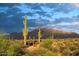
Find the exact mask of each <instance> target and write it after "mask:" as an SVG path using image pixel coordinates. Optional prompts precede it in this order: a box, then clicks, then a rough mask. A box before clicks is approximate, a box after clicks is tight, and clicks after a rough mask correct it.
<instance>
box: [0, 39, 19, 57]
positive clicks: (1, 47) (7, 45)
mask: <svg viewBox="0 0 79 59" xmlns="http://www.w3.org/2000/svg"><path fill="white" fill-rule="evenodd" d="M19 45H20V42H19V41H16V40H7V39H0V56H12V55H16V54H15V52H17V51H16V49H17V47H18V46H19Z"/></svg>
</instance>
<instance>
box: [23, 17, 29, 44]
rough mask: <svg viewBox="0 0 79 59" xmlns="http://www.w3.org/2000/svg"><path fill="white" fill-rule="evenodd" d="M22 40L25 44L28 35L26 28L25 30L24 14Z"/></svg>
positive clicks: (25, 20)
mask: <svg viewBox="0 0 79 59" xmlns="http://www.w3.org/2000/svg"><path fill="white" fill-rule="evenodd" d="M23 25H24V27H23V38H24V40H23V42H24V45H26V41H27V35H28V30H27V19H26V16H24V20H23Z"/></svg>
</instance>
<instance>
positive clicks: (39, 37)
mask: <svg viewBox="0 0 79 59" xmlns="http://www.w3.org/2000/svg"><path fill="white" fill-rule="evenodd" d="M41 37H42V35H41V31H40V29H39V31H38V42H39V43H40V40H41Z"/></svg>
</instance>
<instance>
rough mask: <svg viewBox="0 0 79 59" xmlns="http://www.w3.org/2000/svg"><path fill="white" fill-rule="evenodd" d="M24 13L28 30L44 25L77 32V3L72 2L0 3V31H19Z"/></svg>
mask: <svg viewBox="0 0 79 59" xmlns="http://www.w3.org/2000/svg"><path fill="white" fill-rule="evenodd" d="M25 15H26V16H27V20H28V24H27V26H28V30H33V29H35V28H38V27H46V28H52V29H53V28H54V29H58V30H63V31H68V32H76V33H79V4H73V3H72V4H69V3H21V4H20V3H19V4H16V3H12V4H11V3H2V4H1V3H0V31H1V32H8V33H10V32H21V31H22V28H23V24H22V21H23V17H24V16H25Z"/></svg>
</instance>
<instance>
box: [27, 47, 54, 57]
mask: <svg viewBox="0 0 79 59" xmlns="http://www.w3.org/2000/svg"><path fill="white" fill-rule="evenodd" d="M26 53H28V55H30V56H52V55H53V53H52V52H51V51H49V50H48V49H46V48H43V47H39V48H37V49H35V50H33V51H28V50H27V51H26Z"/></svg>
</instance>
